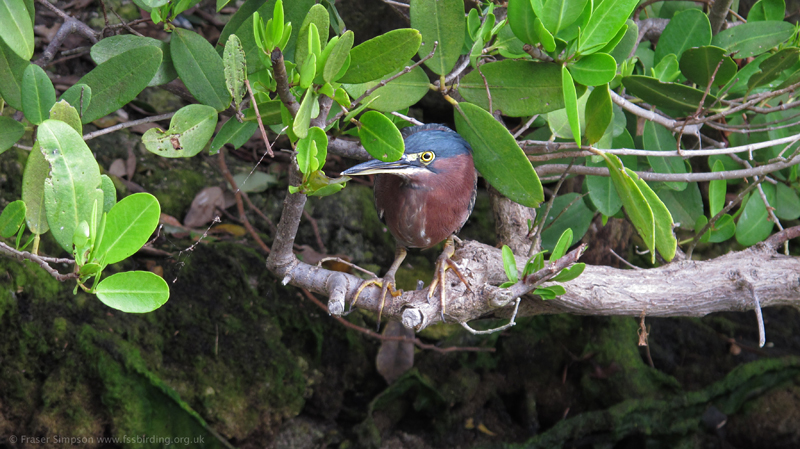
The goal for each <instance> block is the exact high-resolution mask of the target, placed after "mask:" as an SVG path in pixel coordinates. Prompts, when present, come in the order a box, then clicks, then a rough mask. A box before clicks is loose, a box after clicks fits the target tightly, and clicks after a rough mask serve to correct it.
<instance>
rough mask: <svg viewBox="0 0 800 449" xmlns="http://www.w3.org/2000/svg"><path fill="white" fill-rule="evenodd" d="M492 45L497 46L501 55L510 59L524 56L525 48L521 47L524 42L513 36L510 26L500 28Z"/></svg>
mask: <svg viewBox="0 0 800 449" xmlns="http://www.w3.org/2000/svg"><path fill="white" fill-rule="evenodd" d="M494 46H495V47H497V51H498V52H499V53H500V55H502V56H503V57H506V58H511V59H516V58H525V57H526V56H525V55H526V53H525V50H524V49H523V47H524V46H525V43H524V42H522V41H521V40H519V39H517V36H514V32H513V31H511V27H507V26H504V27H502V28H500V31H499V32H498V33H497V38H496V39H495V41H494Z"/></svg>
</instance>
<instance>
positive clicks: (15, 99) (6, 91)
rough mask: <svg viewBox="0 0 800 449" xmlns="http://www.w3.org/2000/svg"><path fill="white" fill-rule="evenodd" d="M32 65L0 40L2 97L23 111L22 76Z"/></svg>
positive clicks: (13, 106)
mask: <svg viewBox="0 0 800 449" xmlns="http://www.w3.org/2000/svg"><path fill="white" fill-rule="evenodd" d="M28 65H30V62H28V60H27V59H23V58H21V57H20V56H19V55H18V54H16V53H14V51H13V50H11V49H10V48H8V46H7V45H6V44H5V42H3V40H2V39H0V96H2V97H3V99H4V100H5V101H6V103H8V104H9V105H11V107H12V108H14V109H16V110H18V111H21V110H22V75H23V74H24V73H25V68H26V67H28Z"/></svg>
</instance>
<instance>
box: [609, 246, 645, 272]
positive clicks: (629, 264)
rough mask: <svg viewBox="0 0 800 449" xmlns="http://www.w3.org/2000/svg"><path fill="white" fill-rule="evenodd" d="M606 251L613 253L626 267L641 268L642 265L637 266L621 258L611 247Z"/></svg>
mask: <svg viewBox="0 0 800 449" xmlns="http://www.w3.org/2000/svg"><path fill="white" fill-rule="evenodd" d="M608 252H610V253H611V255H613V256H614V257H616V258H617V259H619V261H620V262H622V263H624V264H625V265H627V266H628V267H630V268H633V269H634V270H641V269H642V267H637V266H636V265H634V264H632V263H630V262H628V261H627V260H625V259H623V258H622V257H621V256H620V255H619V254H617V253H615V252H614V250H613V249H611V248H609V249H608Z"/></svg>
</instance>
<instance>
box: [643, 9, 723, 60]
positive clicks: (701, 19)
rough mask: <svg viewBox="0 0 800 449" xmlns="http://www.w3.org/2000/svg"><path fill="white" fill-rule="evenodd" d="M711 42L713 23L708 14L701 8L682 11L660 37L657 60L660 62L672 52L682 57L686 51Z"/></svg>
mask: <svg viewBox="0 0 800 449" xmlns="http://www.w3.org/2000/svg"><path fill="white" fill-rule="evenodd" d="M710 43H711V23H710V22H709V21H708V16H707V15H706V14H705V13H703V11H701V10H699V9H687V10H685V11H681V12H679V13H678V14H675V17H674V18H673V19H672V20H670V21H669V23H668V24H667V27H666V28H664V31H663V32H662V33H661V37H660V38H658V45H657V46H656V59H655V62H656V63H658V62H659V61H661V59H662V58H663V57H665V56H667V55H668V54H670V53H672V54H674V55H675V56H677V57H678V59H680V57H681V55H683V52H684V51H686V50H688V49H690V48H692V47H702V46H705V45H708V44H710Z"/></svg>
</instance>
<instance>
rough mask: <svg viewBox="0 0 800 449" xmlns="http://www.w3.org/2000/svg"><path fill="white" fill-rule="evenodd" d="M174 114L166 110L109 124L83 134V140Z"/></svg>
mask: <svg viewBox="0 0 800 449" xmlns="http://www.w3.org/2000/svg"><path fill="white" fill-rule="evenodd" d="M173 115H175V113H174V112H168V113H166V114H161V115H154V116H152V117H145V118H143V119H139V120H132V121H130V122H125V123H120V124H118V125H114V126H109V127H108V128H103V129H99V130H97V131H92V132H90V133H87V134H84V135H83V140H92V139H94V138H95V137H100V136H102V135H104V134H109V133H113V132H114V131H119V130H121V129H125V128H130V127H132V126H136V125H141V124H144V123H152V122H160V121H162V120H167V119H170V118H172V116H173Z"/></svg>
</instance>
